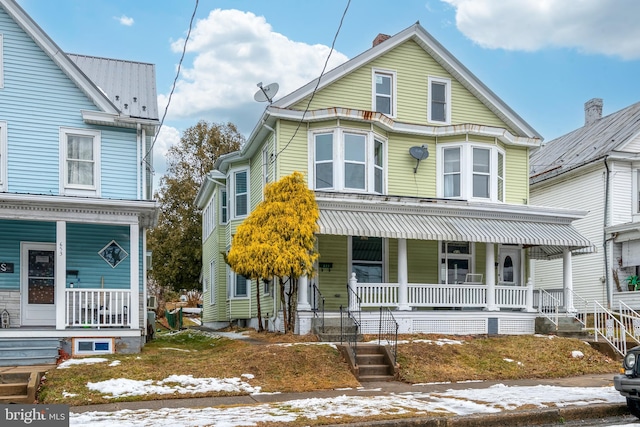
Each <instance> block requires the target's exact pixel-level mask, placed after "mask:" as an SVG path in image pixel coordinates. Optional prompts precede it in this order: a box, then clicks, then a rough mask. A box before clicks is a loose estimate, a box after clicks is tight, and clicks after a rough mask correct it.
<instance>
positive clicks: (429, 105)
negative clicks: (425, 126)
mask: <svg viewBox="0 0 640 427" xmlns="http://www.w3.org/2000/svg"><path fill="white" fill-rule="evenodd" d="M433 83H440V84H444V85H445V90H444V96H445V109H444V114H445V120H444V121H442V120H434V119H433V117H432V113H433V108H432V102H433V99H432V97H431V95H432V93H433V90H431V85H432V84H433ZM427 121H428V122H429V123H437V124H441V125H450V124H451V79H448V78H445V77H436V76H429V77H428V78H427Z"/></svg>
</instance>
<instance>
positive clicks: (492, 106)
mask: <svg viewBox="0 0 640 427" xmlns="http://www.w3.org/2000/svg"><path fill="white" fill-rule="evenodd" d="M408 40H413V41H415V42H416V43H417V44H418V45H419V46H420V47H421V48H422V49H424V50H425V52H427V53H428V54H429V55H430V56H431V57H433V59H434V60H435V61H436V62H438V64H440V65H441V66H442V67H443V68H444V69H445V70H447V72H449V73H450V74H451V75H452V76H453V77H454V78H455V79H456V80H457V81H458V82H460V84H461V85H462V86H463V87H465V88H466V89H467V90H468V91H469V92H471V93H472V94H473V95H474V96H475V97H477V98H478V99H479V100H480V102H482V103H483V104H484V105H485V106H486V107H487V108H488V109H489V110H491V111H492V112H493V113H494V114H495V115H496V116H498V117H499V118H500V119H501V120H502V121H503V122H505V123H506V124H507V125H508V126H509V127H510V128H511V129H513V130H514V131H515V132H517V133H518V136H525V137H529V138H539V139H540V140H542V136H541V135H540V134H539V133H538V132H537V131H536V130H535V129H533V127H531V126H530V125H529V124H528V123H527V122H525V121H524V119H522V117H520V116H519V115H518V114H517V113H516V112H515V111H513V110H512V109H511V108H510V107H509V106H508V105H507V104H506V103H505V102H504V101H503V100H502V99H500V98H499V97H498V95H496V94H495V93H493V91H491V89H489V88H488V87H487V86H486V85H485V84H484V83H482V82H481V81H480V80H479V79H478V78H477V77H476V76H475V75H474V74H473V73H472V72H471V71H469V69H468V68H467V67H465V66H464V65H463V64H462V63H461V62H460V61H458V59H457V58H456V57H455V56H453V55H452V54H451V53H450V52H449V51H448V50H447V49H445V48H444V46H442V45H441V44H440V43H439V42H438V41H437V40H436V39H435V38H434V37H433V36H432V35H431V34H429V33H428V32H427V30H425V29H424V28H423V27H422V26H421V25H420V23H419V22H416V23H415V24H414V25H412V26H410V27H408V28H406V29H404V30H403V31H401V32H399V33H397V34H395V35H394V36H391V37H390V38H388V39H386V40H385V41H383V42H381V43H379V44H378V45H376V46H374V47H372V48H370V49H369V50H367V51H365V52H363V53H361V54H360V55H358V56H356V57H355V58H353V59H350V60H349V61H347V62H345V63H344V64H342V65H340V66H338V67H336V68H334V69H333V70H331V71H329V72H327V73H325V74H324V75H323V76H322V78H321V80H320V83H319V84H318V80H319V79H315V80H313V81H311V82H309V83H308V84H306V85H304V86H303V87H301V88H300V89H298V90H296V91H294V92H292V93H290V94H288V95H286V96H284V97H283V98H281V99H279V100H278V101H276V102H274V103H273V104H272V105H273V106H274V107H279V108H288V107H290V106H291V105H293V104H295V103H297V102H299V101H300V100H302V99H304V98H305V97H307V96H309V95H311V93H313V91H314V89H315V87H316V85H317V86H318V90H320V89H322V88H323V87H326V86H328V85H330V84H331V83H333V82H334V81H336V80H338V79H340V78H342V77H343V76H345V75H347V74H349V73H351V72H353V71H355V70H357V69H358V68H360V67H362V66H363V65H365V64H367V63H369V62H371V61H373V60H374V59H376V58H378V57H380V56H382V55H384V54H385V53H387V52H389V51H390V50H392V49H394V48H395V47H396V46H398V45H400V44H402V43H404V42H406V41H408Z"/></svg>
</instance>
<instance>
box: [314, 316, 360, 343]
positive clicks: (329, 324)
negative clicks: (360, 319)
mask: <svg viewBox="0 0 640 427" xmlns="http://www.w3.org/2000/svg"><path fill="white" fill-rule="evenodd" d="M341 328H342V326H341V325H340V319H336V318H332V319H325V320H324V327H323V325H322V322H321V320H320V319H313V320H312V321H311V330H312V331H313V333H314V334H316V335H317V336H318V340H319V341H321V342H342V335H341ZM344 329H345V334H348V335H353V334H355V332H356V327H355V325H354V324H353V323H350V324H348V325H344ZM356 341H358V342H362V341H363V337H362V334H360V333H358V335H357V338H356Z"/></svg>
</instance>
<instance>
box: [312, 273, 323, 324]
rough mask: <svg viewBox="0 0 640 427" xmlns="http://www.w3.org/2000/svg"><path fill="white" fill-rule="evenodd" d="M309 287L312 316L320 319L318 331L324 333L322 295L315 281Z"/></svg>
mask: <svg viewBox="0 0 640 427" xmlns="http://www.w3.org/2000/svg"><path fill="white" fill-rule="evenodd" d="M311 289H312V299H313V301H312V302H311V311H313V317H314V318H316V319H318V320H319V321H320V332H322V333H324V297H323V296H322V293H321V292H320V289H318V287H317V286H316V284H315V283H314V284H313V286H312V288H311Z"/></svg>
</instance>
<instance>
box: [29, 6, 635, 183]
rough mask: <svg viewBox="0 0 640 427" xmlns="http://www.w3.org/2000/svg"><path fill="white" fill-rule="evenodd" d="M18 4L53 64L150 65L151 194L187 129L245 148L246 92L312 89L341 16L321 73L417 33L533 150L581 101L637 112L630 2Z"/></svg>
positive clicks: (578, 122)
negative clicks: (519, 124) (208, 131)
mask: <svg viewBox="0 0 640 427" xmlns="http://www.w3.org/2000/svg"><path fill="white" fill-rule="evenodd" d="M18 3H19V4H20V5H21V6H22V7H23V8H24V9H25V10H26V11H27V13H28V14H30V15H31V17H32V18H33V19H34V20H35V21H36V22H37V23H38V24H39V25H40V27H41V28H42V29H43V30H44V31H45V32H46V33H47V34H49V36H50V37H51V38H52V39H53V40H54V41H55V42H56V43H57V44H58V46H60V47H61V48H62V49H63V50H64V51H65V52H68V53H75V54H83V55H93V56H102V57H108V58H118V59H126V60H133V61H140V62H149V63H153V64H155V65H156V76H157V90H158V105H159V111H160V112H161V115H162V114H163V113H164V111H165V110H166V119H165V121H164V125H163V127H162V129H161V132H160V134H159V136H158V138H157V142H156V144H155V147H154V148H155V152H154V165H155V174H156V176H155V179H156V181H157V180H158V179H159V178H160V176H162V174H164V173H165V163H164V162H165V161H164V158H165V154H166V151H167V149H168V148H169V147H170V146H171V145H172V144H175V143H176V142H177V141H179V138H180V136H181V134H182V132H183V131H184V130H185V129H187V128H188V127H190V126H193V125H195V124H196V123H197V122H198V121H199V120H206V121H208V122H211V123H226V122H231V123H234V124H235V125H236V126H237V127H238V129H239V131H240V132H241V133H242V134H244V135H245V136H248V135H249V134H250V133H251V131H252V129H253V127H254V126H255V124H256V123H257V121H258V119H259V118H260V115H261V113H262V111H263V110H264V108H265V107H266V103H260V102H256V101H255V100H254V98H253V95H254V93H255V92H256V91H257V90H258V86H257V84H258V83H263V84H264V85H267V84H270V83H273V82H276V83H278V84H279V86H280V90H279V92H278V93H277V95H276V96H275V99H276V100H277V99H278V98H280V97H282V96H284V95H286V94H288V93H290V92H292V91H293V90H295V89H297V88H299V87H300V86H302V85H304V84H305V83H307V82H309V81H311V80H313V79H314V78H316V77H318V76H319V75H320V73H321V71H322V69H323V67H324V64H325V62H326V61H327V57H328V55H329V53H330V51H331V49H330V48H331V45H332V43H333V40H334V37H335V35H336V33H337V32H338V27H339V26H340V22H341V18H342V16H343V14H344V19H343V21H342V26H341V28H340V31H339V33H338V36H337V38H336V40H335V46H334V50H333V51H332V52H331V56H330V57H329V60H328V62H327V63H328V67H327V70H330V69H332V68H334V67H335V66H337V65H339V64H341V63H342V62H344V61H346V60H348V59H350V58H353V57H355V56H357V55H358V54H360V53H362V52H364V51H365V50H367V49H369V48H370V47H371V43H372V41H373V39H374V38H375V37H376V35H377V34H379V33H383V34H389V35H393V34H396V33H398V32H400V31H402V30H404V29H405V28H407V27H409V26H411V25H413V24H414V23H415V22H417V21H419V22H420V24H421V25H422V26H423V27H424V28H425V29H426V30H427V31H428V32H429V33H430V34H431V35H432V36H434V37H435V38H436V39H437V40H438V41H439V42H440V43H441V44H442V45H443V46H444V47H445V48H446V49H447V50H449V51H450V52H451V53H452V54H453V55H454V56H456V57H457V58H458V59H459V60H460V61H461V62H462V63H463V64H464V65H465V66H466V67H467V68H469V69H470V70H471V72H472V73H474V74H475V75H476V76H477V77H478V78H479V79H480V80H481V81H482V82H484V83H485V84H486V85H487V86H488V87H489V88H490V89H491V90H492V91H493V92H495V93H496V94H497V95H498V96H499V97H500V98H501V99H502V100H503V101H505V102H506V103H507V104H508V105H509V106H510V107H511V108H512V109H513V110H515V111H516V112H517V113H518V114H519V115H520V116H521V117H522V118H523V119H524V120H525V121H527V122H528V123H529V124H530V125H531V126H533V128H534V129H536V130H537V131H538V132H539V133H540V134H541V135H542V136H543V137H544V139H545V140H546V141H550V140H552V139H554V138H556V137H559V136H561V135H563V134H565V133H567V132H570V131H571V130H573V129H575V128H578V127H580V126H582V125H583V124H584V103H585V102H586V101H588V100H589V99H591V98H602V99H603V100H604V108H603V114H604V115H607V114H610V113H613V112H615V111H618V110H620V109H622V108H624V107H626V106H629V105H631V104H633V103H636V102H639V101H640V83H639V82H638V75H640V26H638V25H637V23H636V20H637V17H638V16H640V2H639V1H637V0H598V1H593V0H510V1H508V2H506V1H494V0H402V1H401V2H389V1H383V0H351V1H349V0H323V1H321V2H319V1H307V0H305V1H303V0H271V1H264V0H199V1H198V2H197V9H196V0H136V1H130V0H56V1H50V0H18ZM347 6H348V7H347ZM194 9H196V13H195V18H194V21H193V27H192V31H191V34H190V36H189V39H188V43H187V44H186V52H185V55H184V59H183V62H182V64H181V66H180V73H179V75H178V78H177V80H176V75H177V70H178V66H179V63H180V58H181V56H182V52H183V48H184V46H185V39H186V37H187V34H188V30H189V24H190V21H191V17H192V15H193V13H194ZM345 9H346V14H345ZM174 81H176V85H175V90H173V93H172V87H173V84H174ZM171 93H172V95H171V96H170V94H171ZM169 99H171V102H170V103H169V107H168V108H166V107H167V103H168V100H169Z"/></svg>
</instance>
